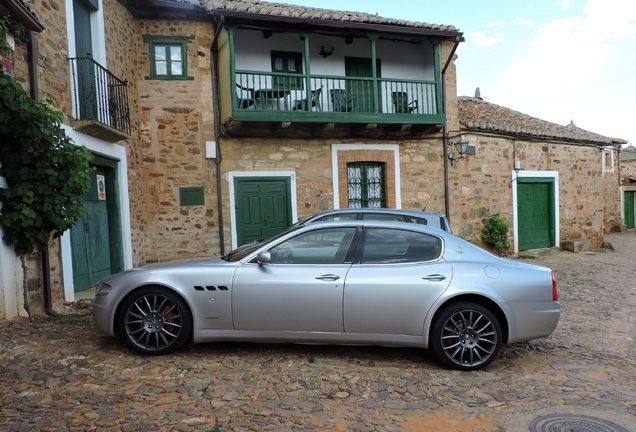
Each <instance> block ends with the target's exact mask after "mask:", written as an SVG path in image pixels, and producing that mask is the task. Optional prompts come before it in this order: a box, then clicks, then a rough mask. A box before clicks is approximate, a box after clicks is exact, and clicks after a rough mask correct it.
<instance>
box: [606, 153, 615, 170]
mask: <svg viewBox="0 0 636 432" xmlns="http://www.w3.org/2000/svg"><path fill="white" fill-rule="evenodd" d="M603 171H604V172H610V171H614V152H613V151H612V150H603Z"/></svg>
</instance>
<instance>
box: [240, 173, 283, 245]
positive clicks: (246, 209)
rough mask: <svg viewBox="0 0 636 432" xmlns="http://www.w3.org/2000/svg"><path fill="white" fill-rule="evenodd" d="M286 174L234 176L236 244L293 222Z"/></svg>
mask: <svg viewBox="0 0 636 432" xmlns="http://www.w3.org/2000/svg"><path fill="white" fill-rule="evenodd" d="M291 189H292V187H291V180H290V178H289V177H236V178H234V195H235V199H234V206H235V215H236V218H235V221H236V225H235V226H236V244H237V246H240V245H243V244H245V243H249V242H252V241H257V240H262V239H266V238H269V237H271V236H273V235H276V234H278V233H280V232H281V231H283V230H284V229H285V228H287V227H289V226H290V225H291V224H292V221H293V219H292V217H293V216H292V200H291Z"/></svg>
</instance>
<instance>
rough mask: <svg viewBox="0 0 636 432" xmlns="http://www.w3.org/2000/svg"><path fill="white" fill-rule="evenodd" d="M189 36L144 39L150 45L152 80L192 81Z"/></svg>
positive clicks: (190, 38)
mask: <svg viewBox="0 0 636 432" xmlns="http://www.w3.org/2000/svg"><path fill="white" fill-rule="evenodd" d="M192 39H193V38H192V37H188V36H149V35H146V36H144V37H143V40H144V42H146V43H148V59H149V62H150V75H149V76H146V79H150V80H192V79H194V78H192V77H189V76H188V62H187V57H188V56H187V53H188V43H189V42H190V41H192Z"/></svg>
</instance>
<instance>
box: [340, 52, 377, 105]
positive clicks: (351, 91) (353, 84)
mask: <svg viewBox="0 0 636 432" xmlns="http://www.w3.org/2000/svg"><path fill="white" fill-rule="evenodd" d="M376 74H377V76H378V77H380V60H377V67H376ZM345 75H346V76H348V77H364V78H371V77H373V69H372V68H371V59H368V58H358V57H345ZM376 91H377V94H378V101H379V100H381V97H380V88H379V84H378V88H377V89H376ZM373 94H374V92H373V81H371V80H347V95H348V97H349V99H351V98H355V100H356V101H357V106H358V111H360V112H375V108H374V107H375V105H374V99H373Z"/></svg>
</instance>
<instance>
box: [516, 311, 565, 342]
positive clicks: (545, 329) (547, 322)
mask: <svg viewBox="0 0 636 432" xmlns="http://www.w3.org/2000/svg"><path fill="white" fill-rule="evenodd" d="M504 309H506V316H507V317H508V326H509V327H508V329H509V332H508V340H507V343H513V342H521V341H526V340H530V339H536V338H542V337H546V336H549V335H550V334H552V332H553V331H554V329H555V328H556V326H557V324H558V323H559V318H560V316H561V305H560V304H559V303H558V302H511V303H506V304H505V305H504Z"/></svg>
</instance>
